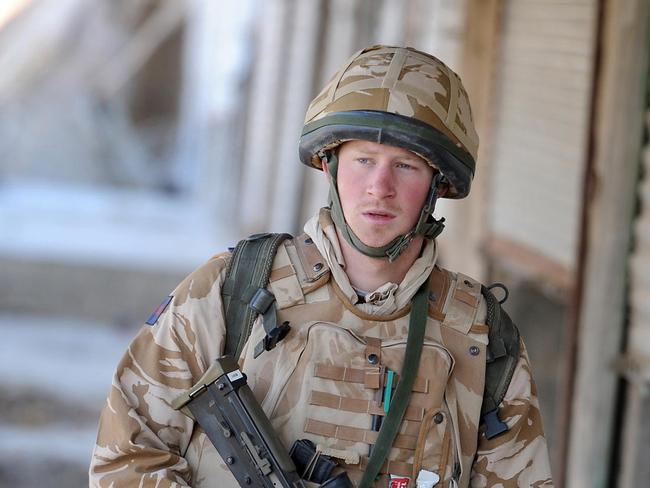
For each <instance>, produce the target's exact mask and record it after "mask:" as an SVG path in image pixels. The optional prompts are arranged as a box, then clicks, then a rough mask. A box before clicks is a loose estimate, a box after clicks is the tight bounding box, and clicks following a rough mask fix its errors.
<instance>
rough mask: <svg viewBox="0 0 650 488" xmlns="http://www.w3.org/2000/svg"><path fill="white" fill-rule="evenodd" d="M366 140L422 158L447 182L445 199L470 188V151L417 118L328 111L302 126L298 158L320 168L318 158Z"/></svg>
mask: <svg viewBox="0 0 650 488" xmlns="http://www.w3.org/2000/svg"><path fill="white" fill-rule="evenodd" d="M352 140H366V141H370V142H376V143H379V144H387V145H391V146H396V147H401V148H404V149H407V150H409V151H412V152H414V153H415V154H417V155H418V156H420V157H422V158H423V159H425V160H426V161H427V163H429V165H430V166H432V167H433V168H434V169H437V170H438V171H440V172H441V173H442V174H443V176H444V177H445V179H446V180H447V181H448V183H449V190H448V191H447V193H446V195H445V198H454V199H458V198H463V197H465V196H467V194H468V193H469V191H470V187H471V183H472V179H473V177H474V170H475V166H476V162H475V160H474V158H473V157H472V155H471V154H469V153H468V152H467V151H465V150H464V148H463V147H462V146H461V145H460V144H458V145H456V144H454V143H453V141H451V140H450V139H449V137H448V136H446V135H445V134H443V133H442V132H440V131H439V130H438V129H436V128H435V127H433V126H431V125H429V124H427V123H425V122H422V121H420V120H418V119H415V118H412V117H407V116H404V115H400V114H395V113H391V112H384V111H376V110H350V111H342V112H332V113H329V114H327V115H325V116H323V117H321V118H319V119H316V120H314V121H312V122H308V123H307V124H305V125H304V127H303V130H302V134H301V137H300V141H299V145H298V147H299V151H298V152H299V157H300V161H301V162H302V163H303V164H305V165H307V166H309V167H313V168H317V169H321V170H322V160H321V158H322V157H323V156H325V154H324V153H325V152H326V151H331V150H333V149H335V148H336V147H338V146H339V145H341V144H343V143H344V142H347V141H352Z"/></svg>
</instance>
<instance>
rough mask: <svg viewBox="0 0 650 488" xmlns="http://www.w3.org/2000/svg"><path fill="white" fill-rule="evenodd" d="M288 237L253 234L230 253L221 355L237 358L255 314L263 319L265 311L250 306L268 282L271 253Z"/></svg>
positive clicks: (268, 304) (224, 292)
mask: <svg viewBox="0 0 650 488" xmlns="http://www.w3.org/2000/svg"><path fill="white" fill-rule="evenodd" d="M290 237H291V236H290V235H289V234H255V235H252V236H250V237H248V238H246V239H243V240H241V241H239V243H238V244H237V247H236V248H235V250H234V251H233V256H232V259H231V261H230V265H229V266H228V270H227V272H226V280H225V282H224V285H223V290H222V295H223V308H224V316H225V318H226V345H225V349H224V355H228V356H233V357H235V358H238V357H239V355H240V353H241V351H242V349H243V348H244V344H245V343H246V341H247V340H248V337H249V335H250V332H251V328H252V326H253V322H254V320H255V317H256V316H257V314H258V313H262V314H264V315H266V313H265V311H266V310H261V309H260V308H259V307H252V306H251V302H252V304H253V305H254V304H255V303H256V302H259V301H260V300H259V298H260V293H259V290H260V288H262V289H263V288H265V287H266V285H267V283H268V281H269V275H270V274H271V267H272V265H273V259H274V258H275V253H276V251H277V249H278V247H279V246H280V244H281V243H282V241H284V240H285V239H288V238H290ZM269 295H270V294H269ZM271 297H273V296H272V295H271ZM262 298H265V297H262ZM273 299H274V297H273ZM268 301H269V300H266V302H268ZM270 301H271V303H266V304H265V308H266V309H267V310H268V309H269V308H271V307H274V304H273V303H272V302H273V301H274V300H270ZM273 310H274V309H273ZM265 318H266V317H265ZM265 325H266V324H265Z"/></svg>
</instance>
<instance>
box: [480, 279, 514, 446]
mask: <svg viewBox="0 0 650 488" xmlns="http://www.w3.org/2000/svg"><path fill="white" fill-rule="evenodd" d="M494 286H495V285H492V286H491V287H486V286H481V293H482V294H483V296H484V297H485V301H486V304H487V325H488V327H489V332H488V339H489V344H488V346H487V366H486V369H485V389H484V391H483V405H482V406H481V420H482V422H483V423H484V424H485V429H486V430H485V436H486V437H487V438H488V439H492V438H494V437H496V436H498V435H499V434H502V433H503V432H505V431H507V430H508V426H507V425H506V424H505V423H504V422H503V421H501V420H500V419H499V417H498V408H499V404H500V403H501V402H502V401H503V398H504V397H505V394H506V391H507V390H508V386H509V385H510V380H511V379H512V375H513V374H514V372H515V368H516V367H517V362H518V361H519V355H520V353H521V349H520V342H519V330H518V329H517V326H516V325H515V324H514V322H513V321H512V320H511V319H510V316H509V315H508V314H507V313H506V311H505V310H503V308H501V302H499V301H498V300H497V299H496V297H495V296H494V294H493V293H492V292H491V291H490V288H492V287H494ZM496 286H501V287H503V285H500V284H497V285H496ZM504 288H505V287H504ZM506 297H507V294H506Z"/></svg>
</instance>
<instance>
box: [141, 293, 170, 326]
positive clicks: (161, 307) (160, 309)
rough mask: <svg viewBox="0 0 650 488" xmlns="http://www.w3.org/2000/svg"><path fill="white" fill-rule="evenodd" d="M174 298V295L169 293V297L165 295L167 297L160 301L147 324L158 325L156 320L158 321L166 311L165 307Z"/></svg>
mask: <svg viewBox="0 0 650 488" xmlns="http://www.w3.org/2000/svg"><path fill="white" fill-rule="evenodd" d="M173 299H174V296H173V295H169V296H168V297H165V299H164V300H163V301H162V302H161V303H160V305H158V308H157V309H156V310H154V311H153V313H152V314H151V315H150V316H149V318H148V319H147V321H146V322H145V324H147V325H156V322H158V319H159V318H160V316H161V315H162V313H163V312H164V311H165V309H166V308H167V306H168V305H169V304H170V303H171V301H172V300H173Z"/></svg>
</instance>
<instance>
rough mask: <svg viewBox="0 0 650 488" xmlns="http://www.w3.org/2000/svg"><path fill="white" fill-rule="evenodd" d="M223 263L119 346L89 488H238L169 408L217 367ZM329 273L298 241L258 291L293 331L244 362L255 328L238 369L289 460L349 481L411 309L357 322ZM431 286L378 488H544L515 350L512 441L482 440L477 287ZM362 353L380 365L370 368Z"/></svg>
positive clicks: (542, 459) (188, 283)
mask: <svg viewBox="0 0 650 488" xmlns="http://www.w3.org/2000/svg"><path fill="white" fill-rule="evenodd" d="M228 260H229V255H228V254H223V255H218V256H215V257H214V258H212V259H211V260H210V261H208V262H207V263H206V264H205V265H203V266H202V267H201V268H199V269H198V270H197V271H195V272H194V273H192V274H191V275H190V276H189V277H188V278H186V279H185V280H184V281H183V282H182V283H181V284H180V285H179V286H178V288H177V289H176V290H174V292H173V300H172V302H171V303H170V305H169V306H168V307H167V309H166V310H165V311H164V313H163V314H162V315H161V316H160V318H159V320H158V321H157V323H156V325H155V326H153V327H150V326H145V327H143V329H142V330H141V331H140V333H139V334H138V336H137V337H136V338H135V340H134V341H133V343H132V344H131V345H130V347H129V349H128V351H127V352H126V354H125V356H124V358H123V359H122V361H121V362H120V364H119V365H118V367H117V371H116V373H115V376H114V379H113V384H112V388H111V391H110V394H109V397H108V400H107V403H106V406H105V408H104V410H103V413H102V416H101V419H100V425H99V433H98V438H97V444H96V446H95V449H94V452H93V456H92V462H91V466H90V486H96V487H111V486H142V487H148V486H151V487H176V486H194V487H196V488H202V487H219V488H222V487H226V488H227V487H230V486H233V487H234V486H237V484H236V482H235V480H234V478H233V477H232V475H231V474H230V472H229V471H228V469H227V467H226V465H225V463H224V462H223V461H222V460H221V458H220V457H219V455H218V453H217V452H216V449H215V448H214V447H213V446H212V445H211V443H210V441H209V440H208V439H207V436H206V435H205V433H204V432H203V431H202V430H201V428H200V427H198V426H195V425H193V424H192V422H191V421H190V419H189V418H187V417H186V416H185V415H183V414H182V413H180V412H178V411H175V410H174V409H173V408H172V407H171V403H172V400H173V399H174V398H176V397H177V396H178V395H180V394H181V393H183V392H184V391H185V390H186V389H188V388H189V387H190V386H192V385H193V384H194V382H195V381H196V380H197V379H198V378H199V377H200V376H201V375H202V373H203V372H204V371H205V370H206V368H207V367H208V365H209V364H210V363H211V362H212V360H213V359H214V358H216V357H218V356H220V355H221V351H222V348H223V338H224V335H225V324H224V322H223V313H222V301H221V293H220V290H221V286H222V284H223V281H224V276H225V269H226V266H227V263H228ZM316 263H321V264H324V266H321V267H319V266H314V264H316ZM328 264H329V265H330V266H332V264H331V263H326V262H325V260H324V259H323V257H322V255H321V254H320V253H319V252H318V249H317V248H316V246H315V245H314V243H313V240H312V239H309V238H308V237H307V236H306V235H303V236H299V237H297V238H295V239H293V240H292V241H285V243H284V244H283V245H282V246H281V247H280V248H279V250H278V253H277V255H276V258H275V262H274V266H273V271H272V273H271V281H270V284H269V290H270V291H271V292H272V293H274V295H275V297H276V300H277V303H278V309H279V310H278V320H280V321H284V320H288V321H289V322H290V324H291V327H292V328H291V331H290V333H289V335H288V336H287V337H286V338H285V339H284V340H283V341H282V342H280V343H278V345H277V347H276V348H275V349H273V350H272V351H268V352H265V353H263V354H262V355H261V356H259V357H258V358H257V359H255V358H253V352H252V350H253V347H254V345H255V344H256V343H257V342H258V341H259V340H260V339H261V337H262V336H263V334H264V330H263V327H262V325H261V323H260V322H259V321H257V322H256V323H255V325H254V328H253V332H252V335H251V338H250V339H249V341H248V343H247V346H246V347H245V349H244V350H243V351H242V357H241V358H240V364H241V366H242V369H243V371H244V372H245V373H246V374H247V375H248V381H249V385H250V387H251V389H252V390H253V392H254V394H255V396H256V397H257V399H258V400H259V401H260V403H261V405H262V407H263V409H264V410H265V412H266V413H267V415H269V417H270V418H271V420H272V423H273V425H274V426H275V428H276V429H277V431H278V433H279V435H280V437H281V440H282V441H283V443H284V445H285V446H286V447H287V449H289V447H290V446H291V444H292V443H293V441H294V440H296V439H299V438H309V439H311V440H312V441H314V442H315V443H316V444H317V445H318V446H319V449H321V450H323V451H324V452H329V453H335V454H336V455H337V456H338V457H339V458H341V459H345V461H343V460H341V465H342V467H343V468H345V469H346V470H347V471H348V473H349V474H350V477H351V478H352V480H353V481H358V480H359V479H360V477H361V475H362V473H363V469H364V466H365V463H367V456H368V446H369V445H370V444H372V443H373V442H374V440H375V439H376V437H377V433H376V432H373V431H372V430H371V429H370V425H371V415H372V414H379V415H382V412H383V410H382V409H381V408H380V406H379V405H378V403H377V401H376V399H377V395H376V392H377V386H378V382H379V381H380V379H381V377H382V373H383V370H382V369H381V368H382V367H388V368H390V369H392V370H394V371H396V372H399V371H400V367H401V361H402V358H403V354H404V349H405V342H406V337H407V333H408V319H409V307H404V308H402V309H400V310H397V311H396V312H395V313H392V314H391V315H383V316H382V315H373V314H370V313H366V312H361V311H360V310H359V309H358V308H357V307H355V305H353V304H352V303H351V302H350V300H349V299H348V297H346V296H345V294H344V293H342V292H341V289H340V288H339V286H338V285H337V283H336V281H335V280H333V279H331V276H332V274H331V272H330V270H329V267H328ZM315 269H318V271H314V270H315ZM429 286H430V303H429V318H428V321H427V326H426V334H425V344H424V348H423V352H422V362H421V366H420V368H419V370H418V371H417V373H416V378H417V379H416V382H415V385H414V388H413V390H414V391H413V393H412V399H411V403H410V405H409V408H408V409H407V413H406V415H405V420H404V421H403V423H402V425H401V428H400V431H399V434H398V436H397V438H396V440H395V442H394V445H393V447H392V449H391V451H390V454H389V458H388V461H387V463H386V464H385V465H384V469H383V470H382V471H383V473H384V474H383V475H382V476H381V479H379V480H378V481H377V483H376V484H375V486H381V487H384V486H387V480H386V476H387V473H391V474H398V475H404V476H409V477H411V479H412V480H414V478H415V477H416V476H417V473H418V471H419V470H420V469H427V470H429V471H434V472H436V473H438V474H439V475H440V478H441V481H440V482H439V483H438V484H437V485H436V486H437V487H438V486H440V487H443V486H444V487H448V486H462V487H466V486H475V487H493V486H502V487H516V486H535V487H549V486H552V481H551V476H550V469H549V463H548V454H547V448H546V441H545V438H544V432H543V428H542V423H541V418H540V412H539V406H538V403H537V398H536V393H535V388H534V383H533V380H532V376H531V371H530V364H529V361H528V357H527V354H526V350H525V348H523V349H522V355H521V358H520V361H519V364H518V367H517V369H516V371H515V374H514V377H513V379H512V382H511V384H510V387H509V389H508V392H507V395H506V397H505V399H504V402H503V405H502V409H501V417H502V418H503V419H504V420H505V421H506V422H507V424H508V426H509V431H508V432H507V433H505V434H503V435H501V436H500V437H497V438H496V439H493V440H492V441H488V440H486V439H485V437H484V435H482V433H481V428H480V427H479V415H480V408H481V399H482V392H483V386H484V371H485V352H486V343H487V331H488V329H487V326H486V325H485V316H486V306H485V303H484V300H483V298H482V296H481V294H480V284H479V283H478V282H476V281H474V280H473V279H471V278H469V277H467V276H463V275H461V274H454V273H451V272H448V271H445V270H443V269H440V268H438V267H436V268H435V269H434V272H433V273H432V274H431V277H430V279H429ZM473 346H477V347H478V348H479V351H480V352H479V354H472V352H471V351H474V352H475V349H474V348H473ZM370 353H373V354H376V355H377V357H378V359H379V362H378V363H376V364H373V363H370V362H369V361H368V359H367V358H368V355H369V354H370Z"/></svg>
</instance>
